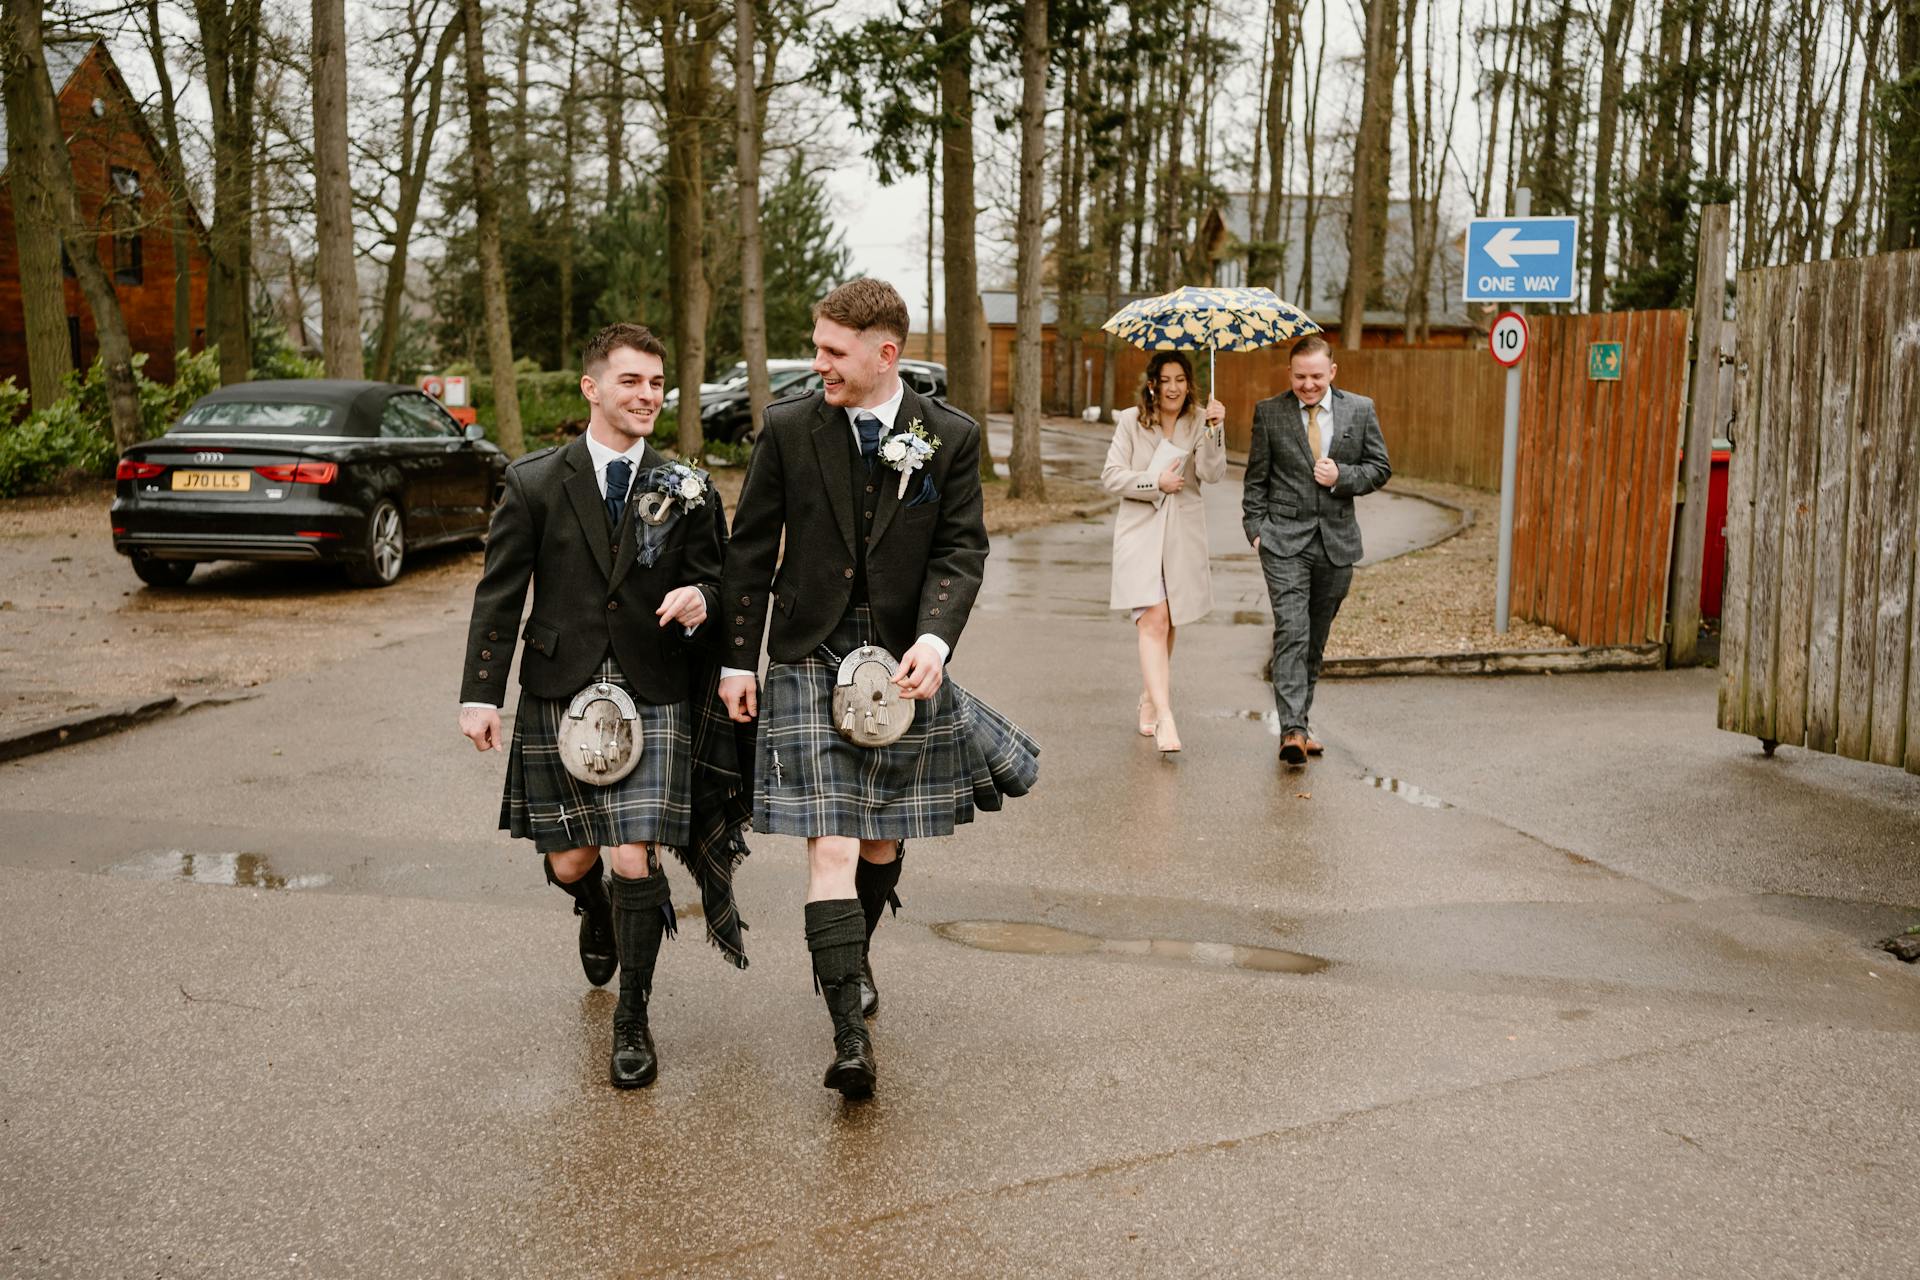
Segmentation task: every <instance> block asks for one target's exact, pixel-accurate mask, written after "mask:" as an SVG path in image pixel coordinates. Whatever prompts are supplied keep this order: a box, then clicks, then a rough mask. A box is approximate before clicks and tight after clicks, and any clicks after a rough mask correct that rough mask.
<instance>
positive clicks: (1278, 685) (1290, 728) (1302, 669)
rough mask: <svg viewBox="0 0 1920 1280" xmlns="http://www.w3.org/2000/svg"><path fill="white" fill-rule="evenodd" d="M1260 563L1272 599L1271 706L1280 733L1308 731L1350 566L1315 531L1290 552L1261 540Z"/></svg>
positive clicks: (1348, 582) (1348, 583)
mask: <svg viewBox="0 0 1920 1280" xmlns="http://www.w3.org/2000/svg"><path fill="white" fill-rule="evenodd" d="M1260 568H1261V569H1262V571H1264V572H1265V574H1266V576H1267V598H1268V599H1269V600H1271V601H1272V602H1273V705H1274V708H1275V710H1277V711H1278V712H1279V713H1280V732H1281V733H1282V734H1287V733H1294V732H1299V733H1306V732H1307V716H1308V713H1309V712H1311V711H1312V710H1313V689H1314V686H1315V685H1316V684H1318V683H1319V681H1320V660H1321V658H1322V656H1323V655H1324V654H1325V653H1326V649H1327V634H1328V633H1329V632H1330V631H1332V630H1333V619H1334V617H1335V615H1337V614H1338V613H1339V612H1340V602H1341V601H1342V600H1345V599H1346V598H1347V588H1349V587H1350V586H1352V585H1353V566H1352V565H1350V564H1335V563H1333V561H1332V560H1330V559H1328V558H1327V548H1326V544H1325V543H1323V542H1322V541H1321V538H1320V534H1319V532H1318V531H1317V530H1316V531H1315V533H1314V535H1313V537H1312V538H1311V539H1310V540H1309V541H1308V542H1307V545H1306V546H1305V547H1303V548H1301V549H1300V551H1299V552H1298V553H1296V554H1294V555H1279V554H1277V553H1275V552H1272V551H1269V550H1268V549H1267V547H1266V544H1265V543H1264V542H1263V543H1262V544H1261V546H1260Z"/></svg>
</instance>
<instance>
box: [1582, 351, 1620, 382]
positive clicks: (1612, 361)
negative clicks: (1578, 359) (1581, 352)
mask: <svg viewBox="0 0 1920 1280" xmlns="http://www.w3.org/2000/svg"><path fill="white" fill-rule="evenodd" d="M1626 365H1627V353H1626V351H1625V350H1624V349H1623V344H1621V343H1618V342H1590V343H1588V344H1587V381H1589V382H1618V381H1620V371H1621V370H1622V369H1624V368H1626Z"/></svg>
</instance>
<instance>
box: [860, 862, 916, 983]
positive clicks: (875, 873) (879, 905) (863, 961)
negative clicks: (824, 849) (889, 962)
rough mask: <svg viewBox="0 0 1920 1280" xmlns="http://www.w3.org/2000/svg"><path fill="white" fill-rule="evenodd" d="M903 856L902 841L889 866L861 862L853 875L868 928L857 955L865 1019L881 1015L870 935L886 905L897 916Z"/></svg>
mask: <svg viewBox="0 0 1920 1280" xmlns="http://www.w3.org/2000/svg"><path fill="white" fill-rule="evenodd" d="M906 856H907V842H906V841H905V840H902V841H900V842H899V849H898V851H897V852H896V853H895V854H894V855H893V861H892V862H868V861H867V860H866V859H865V858H862V859H860V865H859V867H858V868H857V869H856V870H855V871H854V873H853V888H854V892H855V893H857V894H859V895H860V911H861V914H863V915H864V916H866V924H867V940H866V944H865V946H864V947H863V948H862V949H861V952H860V1015H861V1016H862V1017H865V1018H871V1017H872V1016H873V1015H874V1014H876V1013H878V1012H880V984H879V983H877V982H875V981H874V980H873V931H874V930H875V929H876V928H878V927H879V925H880V917H881V916H882V915H884V914H886V910H887V907H888V906H889V905H891V906H892V907H893V909H894V911H895V913H896V914H897V913H898V912H899V910H900V895H899V894H898V893H895V892H894V888H895V886H896V885H898V884H899V883H900V864H901V863H902V862H904V861H905V860H906Z"/></svg>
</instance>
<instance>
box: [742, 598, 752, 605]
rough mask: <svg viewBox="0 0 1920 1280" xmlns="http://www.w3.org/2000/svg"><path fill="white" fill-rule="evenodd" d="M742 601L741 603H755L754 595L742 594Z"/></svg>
mask: <svg viewBox="0 0 1920 1280" xmlns="http://www.w3.org/2000/svg"><path fill="white" fill-rule="evenodd" d="M740 603H741V604H752V603H753V597H752V596H741V597H740Z"/></svg>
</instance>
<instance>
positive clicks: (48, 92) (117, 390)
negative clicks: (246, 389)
mask: <svg viewBox="0 0 1920 1280" xmlns="http://www.w3.org/2000/svg"><path fill="white" fill-rule="evenodd" d="M0 21H4V23H5V26H6V30H5V31H4V33H0V34H3V36H4V38H0V58H4V60H5V63H4V77H5V95H6V106H7V134H8V140H9V148H10V151H11V154H10V156H9V159H10V160H11V161H12V166H11V167H12V168H14V169H16V170H20V171H24V172H19V173H17V174H16V176H15V177H14V179H13V181H14V182H15V184H16V185H19V186H24V187H25V188H26V195H27V199H28V204H29V205H30V206H31V207H32V208H33V209H35V210H36V211H37V212H36V216H35V221H36V222H40V223H41V224H42V225H43V226H44V224H45V220H46V219H47V218H48V217H49V216H50V218H51V221H52V223H53V225H54V227H56V228H57V229H58V235H59V240H60V244H61V246H62V247H63V248H65V249H66V251H67V260H68V261H69V262H71V263H72V264H73V272H74V275H75V276H77V277H78V278H79V281H80V292H81V293H82V294H83V295H85V297H86V300H87V309H88V310H89V311H90V312H92V313H93V328H94V333H95V334H96V335H97V336H98V337H99V339H100V363H101V366H102V368H103V369H104V371H105V373H106V381H107V404H108V408H109V410H110V412H111V413H112V415H113V443H114V445H115V447H117V448H120V449H126V448H128V447H129V446H131V445H133V444H136V443H138V442H139V440H140V435H141V431H140V395H139V392H138V390H137V389H136V388H135V385H134V379H133V345H132V343H130V342H129V341H128V339H127V325H126V320H125V319H124V318H123V317H122V316H121V314H120V300H119V298H117V297H115V296H114V292H113V282H112V281H111V280H109V279H107V272H106V269H105V268H104V267H102V266H101V265H100V240H99V232H98V230H97V228H96V227H95V224H94V223H93V221H92V219H90V218H86V217H83V216H82V214H81V212H80V204H79V200H78V199H77V197H76V195H75V193H74V185H73V158H72V156H71V155H69V154H68V152H67V135H66V131H65V130H64V129H62V128H61V127H60V103H59V100H58V98H56V97H55V95H54V88H53V80H52V78H51V77H50V76H49V75H48V73H47V55H46V50H45V48H44V46H43V43H42V38H41V22H42V13H41V7H40V0H6V4H5V8H4V9H0ZM51 260H52V262H53V264H54V266H53V269H54V273H55V275H56V278H57V276H58V273H59V271H60V267H59V255H57V254H55V255H52V259H51ZM22 300H23V301H24V294H23V299H22ZM64 309H65V308H64V307H63V308H62V310H63V311H64ZM62 318H63V319H64V316H63V317H62ZM61 328H62V330H63V331H64V329H65V328H66V326H65V325H64V324H62V325H61ZM65 338H66V335H65V333H64V332H62V334H61V339H62V342H63V343H64V341H65ZM29 358H31V356H29Z"/></svg>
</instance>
